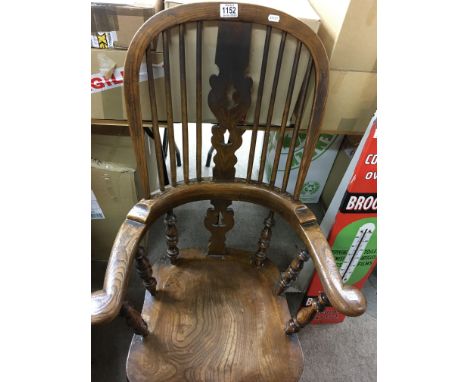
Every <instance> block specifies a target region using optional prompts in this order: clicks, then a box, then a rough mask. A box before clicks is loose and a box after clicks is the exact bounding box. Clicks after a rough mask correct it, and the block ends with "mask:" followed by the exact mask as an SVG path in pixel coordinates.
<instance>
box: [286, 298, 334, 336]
mask: <svg viewBox="0 0 468 382" xmlns="http://www.w3.org/2000/svg"><path fill="white" fill-rule="evenodd" d="M327 306H331V305H330V302H329V301H328V298H327V296H326V295H325V294H324V293H321V294H320V295H319V296H318V297H313V298H312V304H310V305H309V306H303V307H301V308H299V310H298V311H297V313H296V317H294V318H291V319H290V320H289V321H288V322H287V323H286V329H285V332H286V334H293V333H297V332H298V331H299V330H301V329H302V328H303V327H304V326H306V325H307V324H308V323H309V322H310V321H312V320H313V319H314V317H315V315H316V314H317V313H318V312H322V311H323V310H324V309H325V307H327Z"/></svg>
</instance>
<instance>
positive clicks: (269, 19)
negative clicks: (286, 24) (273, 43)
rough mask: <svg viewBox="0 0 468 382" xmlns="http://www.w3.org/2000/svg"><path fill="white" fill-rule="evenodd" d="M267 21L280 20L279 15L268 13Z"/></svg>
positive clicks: (276, 21) (274, 21)
mask: <svg viewBox="0 0 468 382" xmlns="http://www.w3.org/2000/svg"><path fill="white" fill-rule="evenodd" d="M268 21H271V22H273V23H278V22H279V21H280V17H279V16H278V15H268Z"/></svg>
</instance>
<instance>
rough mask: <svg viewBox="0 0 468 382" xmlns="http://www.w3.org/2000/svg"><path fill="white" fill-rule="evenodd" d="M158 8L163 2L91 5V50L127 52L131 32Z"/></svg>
mask: <svg viewBox="0 0 468 382" xmlns="http://www.w3.org/2000/svg"><path fill="white" fill-rule="evenodd" d="M162 9H163V0H138V1H132V0H125V2H121V3H120V4H119V0H113V1H112V3H107V2H106V1H100V2H96V3H91V47H92V48H99V49H109V48H121V49H127V48H128V46H129V45H130V42H131V41H132V38H133V36H134V35H135V32H136V31H137V30H138V29H139V28H140V27H141V26H142V25H143V23H144V22H145V21H146V20H147V19H149V18H150V17H151V16H153V15H154V14H155V13H156V12H158V11H160V10H162Z"/></svg>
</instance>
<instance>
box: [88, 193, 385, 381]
mask: <svg viewBox="0 0 468 382" xmlns="http://www.w3.org/2000/svg"><path fill="white" fill-rule="evenodd" d="M208 206H209V202H196V203H191V204H188V205H185V206H182V207H178V208H177V209H176V210H175V213H176V216H177V220H178V223H177V227H178V229H179V232H180V234H179V247H181V248H184V247H200V248H205V247H206V244H207V242H208V238H209V233H208V231H207V230H206V229H205V227H204V225H203V219H204V216H205V211H206V208H207V207H208ZM312 207H313V209H314V212H315V213H316V215H317V217H318V218H319V219H320V218H321V217H322V216H321V211H320V209H319V208H318V206H315V205H314V206H312ZM233 209H234V211H235V221H236V225H235V227H234V229H233V230H232V231H231V232H230V234H229V236H228V240H227V242H228V243H227V244H228V246H231V247H236V248H239V249H245V250H255V248H256V243H257V240H258V235H259V233H260V230H261V228H262V227H263V220H264V218H265V217H266V216H267V214H268V211H267V209H265V208H263V207H260V206H256V205H252V204H249V203H240V202H237V203H234V204H233ZM148 243H149V258H150V260H151V261H152V262H156V261H161V258H162V255H163V254H164V253H165V245H166V244H165V238H164V223H163V221H162V219H159V220H158V221H157V222H156V223H155V224H154V225H153V227H152V228H151V231H150V234H149V238H148ZM296 246H297V247H299V248H301V247H302V245H301V241H300V240H299V238H298V237H297V236H296V234H295V232H294V231H293V230H292V229H291V228H290V227H289V226H288V225H287V223H286V222H285V221H284V220H282V219H281V217H279V216H278V217H276V226H275V227H274V229H273V237H272V240H271V246H270V250H269V252H268V256H269V258H270V259H271V260H273V261H274V262H275V263H276V265H277V266H278V267H279V269H280V270H284V269H285V268H286V267H287V266H288V264H289V262H290V261H291V259H292V258H293V256H294V255H295V253H296ZM105 267H106V264H105V263H103V262H92V286H91V287H92V290H95V289H100V288H101V287H102V281H103V278H104V272H105ZM376 286H377V278H376V276H375V275H372V276H371V278H370V279H369V281H368V282H367V284H366V286H365V287H364V293H365V294H366V297H367V299H368V310H367V312H366V313H365V314H364V315H363V316H361V317H357V318H347V319H346V320H345V321H344V322H343V323H342V324H338V325H320V326H312V325H309V326H307V327H306V328H304V329H303V330H302V331H301V332H300V333H299V338H300V342H301V345H302V350H303V353H304V360H305V367H304V373H303V375H302V378H301V382H308V381H317V382H339V381H346V382H353V381H359V382H370V381H376V379H377V376H376V373H377V364H376V353H377V349H376V342H377V341H376V337H377V289H376ZM143 296H144V288H143V287H142V285H141V282H140V280H139V278H138V276H137V275H136V272H134V274H133V275H132V277H131V280H130V285H129V290H128V294H127V297H128V300H129V301H131V302H132V304H133V305H134V306H135V307H136V308H137V309H141V306H142V304H143ZM287 297H288V303H289V305H290V310H291V312H295V311H296V309H297V307H298V305H299V304H300V300H301V297H302V295H301V294H297V293H289V294H287ZM91 335H92V341H91V342H92V343H91V346H92V348H91V363H92V368H91V369H92V381H93V382H117V381H126V377H125V361H126V357H127V351H128V347H129V344H130V341H131V338H132V332H131V330H130V329H129V328H128V327H127V326H126V323H125V320H123V319H121V318H117V319H116V320H114V321H113V322H112V323H110V324H108V325H104V326H97V327H92V331H91Z"/></svg>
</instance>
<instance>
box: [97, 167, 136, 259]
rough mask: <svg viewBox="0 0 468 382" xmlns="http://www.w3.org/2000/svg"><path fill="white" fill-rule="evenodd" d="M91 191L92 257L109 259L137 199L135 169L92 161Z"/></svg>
mask: <svg viewBox="0 0 468 382" xmlns="http://www.w3.org/2000/svg"><path fill="white" fill-rule="evenodd" d="M91 190H92V194H91V208H92V210H91V218H92V221H91V258H92V259H93V260H108V258H109V255H110V251H111V249H112V245H113V243H114V239H115V236H116V235H117V232H118V230H119V228H120V226H121V225H122V223H123V221H124V220H125V217H126V216H127V213H128V211H130V209H131V208H132V207H133V206H134V205H135V203H136V202H137V197H136V188H135V169H134V168H130V167H125V166H122V165H119V164H117V163H113V162H102V161H97V160H92V162H91ZM93 196H95V198H94V201H93ZM93 217H94V218H93Z"/></svg>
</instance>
